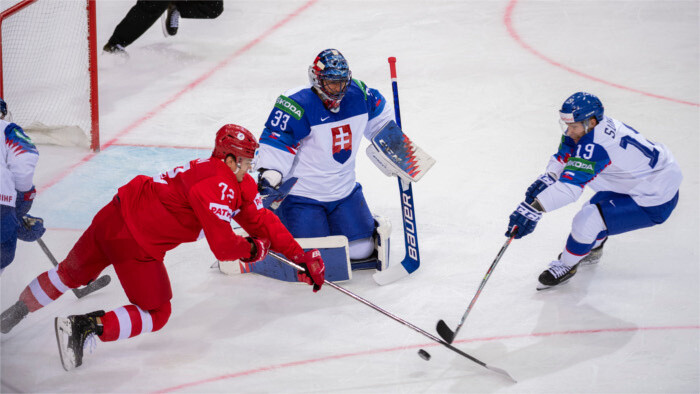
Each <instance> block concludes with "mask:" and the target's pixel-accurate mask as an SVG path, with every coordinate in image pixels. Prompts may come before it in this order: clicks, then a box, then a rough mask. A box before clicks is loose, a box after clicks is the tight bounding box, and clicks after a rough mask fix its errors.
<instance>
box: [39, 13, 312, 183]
mask: <svg viewBox="0 0 700 394" xmlns="http://www.w3.org/2000/svg"><path fill="white" fill-rule="evenodd" d="M316 2H318V0H309V1H307V2H306V3H304V4H303V5H302V6H301V7H299V8H297V9H296V10H294V11H292V12H291V13H289V14H287V16H285V17H284V19H282V20H281V21H279V22H277V23H275V24H274V25H273V26H271V27H270V28H268V29H267V30H265V31H264V32H263V33H262V34H260V35H259V36H257V37H256V38H254V39H253V40H251V41H250V42H248V43H247V44H245V45H244V46H243V47H241V48H240V49H238V50H237V51H236V52H234V53H233V54H231V55H230V56H229V57H227V58H226V59H224V60H222V61H221V62H220V63H219V64H217V65H216V66H214V67H213V68H212V69H210V70H209V71H207V72H205V73H204V74H202V75H201V76H199V78H197V79H195V80H194V81H192V82H190V83H189V84H188V85H187V86H185V87H184V88H183V89H182V90H180V91H179V92H177V93H175V95H173V96H172V97H170V98H169V99H167V100H165V101H164V102H163V103H161V104H160V105H158V106H157V107H155V108H154V109H152V110H150V111H148V112H147V113H146V114H145V115H144V116H142V117H141V118H139V119H137V120H136V121H134V122H133V123H131V124H130V125H128V126H126V127H125V128H124V129H122V130H121V131H120V132H118V133H117V135H116V136H115V137H114V138H112V139H110V140H109V141H107V142H106V143H104V144H102V145H101V149H105V148H108V147H109V146H111V145H115V144H116V143H117V140H119V139H120V138H122V137H124V136H125V135H126V134H128V133H129V132H131V131H132V130H134V129H135V128H137V127H139V126H141V125H142V124H143V123H144V122H146V121H148V120H150V119H151V118H153V117H154V116H156V115H158V114H159V113H160V112H161V111H163V110H164V109H165V108H167V107H168V106H170V104H172V103H174V102H176V101H177V100H179V99H180V97H182V96H183V95H184V94H185V93H188V92H189V91H191V90H193V89H194V88H196V87H197V86H199V85H200V84H201V83H202V82H204V81H206V80H207V79H209V78H210V77H211V76H212V75H214V74H215V73H216V72H217V71H219V70H221V69H223V68H224V67H226V66H228V65H229V63H231V62H232V61H234V60H235V59H236V58H238V57H239V56H241V55H242V54H244V53H246V52H247V51H248V50H250V49H251V48H253V47H254V46H256V45H257V44H259V43H260V42H262V41H263V40H264V39H266V38H267V37H268V36H269V35H271V34H272V33H274V32H275V31H276V30H278V29H279V28H281V27H282V26H284V25H286V24H287V23H288V22H289V21H291V20H292V19H294V18H296V17H297V16H299V14H301V13H302V12H304V11H306V10H307V9H308V8H309V7H311V6H312V5H314V3H316ZM93 157H95V153H89V154H88V155H86V156H85V157H83V158H82V159H81V160H80V161H79V162H77V163H75V164H73V165H72V166H70V167H68V168H67V169H66V170H65V171H63V172H62V173H60V174H59V175H58V176H56V177H55V178H54V179H53V180H51V181H50V182H49V183H47V184H46V185H43V186H42V187H41V191H43V190H45V189H48V188H50V187H51V186H53V185H55V184H56V183H58V182H60V181H61V180H63V178H65V177H66V176H68V174H70V173H71V172H73V170H75V168H76V167H78V166H80V165H82V164H83V163H86V162H88V161H90V159H92V158H93Z"/></svg>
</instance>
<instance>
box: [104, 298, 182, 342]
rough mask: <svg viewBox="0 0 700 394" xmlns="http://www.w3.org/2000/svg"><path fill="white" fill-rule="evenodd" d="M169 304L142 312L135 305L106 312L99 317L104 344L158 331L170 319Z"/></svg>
mask: <svg viewBox="0 0 700 394" xmlns="http://www.w3.org/2000/svg"><path fill="white" fill-rule="evenodd" d="M170 310H171V308H170V303H169V302H168V303H167V304H166V305H163V306H161V307H159V308H157V309H153V310H150V311H144V310H143V309H141V308H139V307H138V306H136V305H125V306H122V307H119V308H117V309H115V310H113V311H110V312H107V313H106V314H105V315H104V316H102V317H101V320H102V335H100V340H102V341H104V342H108V341H117V340H120V339H126V338H131V337H135V336H137V335H139V334H143V333H146V332H153V331H158V330H160V329H161V328H163V326H164V325H165V323H167V322H168V318H170Z"/></svg>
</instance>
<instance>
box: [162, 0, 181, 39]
mask: <svg viewBox="0 0 700 394" xmlns="http://www.w3.org/2000/svg"><path fill="white" fill-rule="evenodd" d="M162 20H163V35H164V36H166V37H171V36H174V35H176V34H177V28H178V27H179V25H180V11H178V10H177V7H176V6H175V4H170V5H169V6H168V10H167V11H165V15H163V18H162Z"/></svg>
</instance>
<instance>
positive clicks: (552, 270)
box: [537, 260, 578, 290]
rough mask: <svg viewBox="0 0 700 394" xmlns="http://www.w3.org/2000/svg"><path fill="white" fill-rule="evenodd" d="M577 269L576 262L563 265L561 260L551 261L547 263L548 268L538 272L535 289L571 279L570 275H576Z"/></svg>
mask: <svg viewBox="0 0 700 394" xmlns="http://www.w3.org/2000/svg"><path fill="white" fill-rule="evenodd" d="M577 269H578V264H576V265H574V266H573V267H569V266H568V265H564V264H563V263H562V262H561V261H558V260H557V261H552V262H551V263H549V268H547V269H546V270H545V271H543V272H542V273H541V274H540V277H539V281H540V284H539V285H538V286H537V290H544V289H548V288H550V287H553V286H557V285H560V284H562V283H564V282H566V281H567V280H569V279H571V277H572V276H574V275H576V270H577Z"/></svg>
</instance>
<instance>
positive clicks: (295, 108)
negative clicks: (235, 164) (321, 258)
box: [255, 79, 394, 202]
mask: <svg viewBox="0 0 700 394" xmlns="http://www.w3.org/2000/svg"><path fill="white" fill-rule="evenodd" d="M385 104H386V100H385V99H384V97H383V96H382V95H381V94H380V93H379V92H378V91H377V90H375V89H371V88H368V87H367V86H366V85H365V84H364V83H363V82H361V81H358V80H355V79H353V80H352V82H351V83H350V86H348V90H347V92H346V93H345V96H344V97H343V100H342V101H341V103H340V110H339V111H338V113H333V112H330V111H328V110H327V109H326V108H325V107H324V106H323V103H322V102H321V100H320V99H319V98H318V96H317V95H316V93H314V92H313V91H312V90H311V86H304V87H301V88H296V89H292V90H289V91H287V92H285V93H284V94H283V95H281V96H280V97H279V98H278V99H277V102H276V104H275V107H274V108H273V110H272V112H271V113H270V116H269V118H268V119H267V122H266V123H265V130H264V131H263V134H262V136H261V137H260V148H259V149H258V151H257V153H256V155H257V156H256V160H255V169H256V170H257V169H261V168H266V169H273V170H277V171H279V172H280V173H282V175H283V177H284V179H287V178H289V177H297V178H298V180H297V183H296V184H295V185H294V187H293V188H292V190H291V192H290V194H291V195H296V196H302V197H307V198H312V199H314V200H318V201H323V202H328V201H336V200H339V199H342V198H344V197H347V196H348V195H349V194H350V192H351V191H352V190H353V188H354V187H355V157H356V156H357V153H358V151H359V148H360V142H361V140H362V135H363V134H364V135H365V137H366V138H370V136H371V135H372V134H373V133H374V132H375V131H377V130H379V129H380V128H381V126H382V125H384V124H385V123H386V122H388V121H389V120H392V119H393V117H394V115H393V111H392V110H391V108H389V106H387V105H385Z"/></svg>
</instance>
